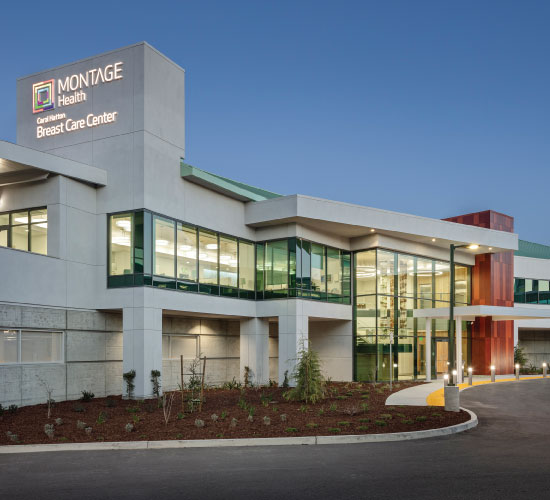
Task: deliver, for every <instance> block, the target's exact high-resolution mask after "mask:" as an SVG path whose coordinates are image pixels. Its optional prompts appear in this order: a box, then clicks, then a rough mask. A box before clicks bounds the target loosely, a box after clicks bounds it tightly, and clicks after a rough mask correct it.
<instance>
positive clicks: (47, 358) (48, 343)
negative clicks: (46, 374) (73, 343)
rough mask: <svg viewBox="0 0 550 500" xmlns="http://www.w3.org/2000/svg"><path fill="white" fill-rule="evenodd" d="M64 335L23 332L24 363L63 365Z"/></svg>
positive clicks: (22, 359) (22, 349) (22, 356)
mask: <svg viewBox="0 0 550 500" xmlns="http://www.w3.org/2000/svg"><path fill="white" fill-rule="evenodd" d="M62 361H63V334H62V333H60V332H33V331H22V332H21V362H22V363H61V362H62Z"/></svg>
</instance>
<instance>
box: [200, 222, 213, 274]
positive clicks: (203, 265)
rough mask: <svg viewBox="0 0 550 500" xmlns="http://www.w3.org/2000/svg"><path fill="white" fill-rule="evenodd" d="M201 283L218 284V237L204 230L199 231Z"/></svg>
mask: <svg viewBox="0 0 550 500" xmlns="http://www.w3.org/2000/svg"><path fill="white" fill-rule="evenodd" d="M199 281H200V282H201V283H205V284H208V285H217V284H218V237H217V235H216V233H213V232H211V231H206V230H204V229H201V230H200V231H199Z"/></svg>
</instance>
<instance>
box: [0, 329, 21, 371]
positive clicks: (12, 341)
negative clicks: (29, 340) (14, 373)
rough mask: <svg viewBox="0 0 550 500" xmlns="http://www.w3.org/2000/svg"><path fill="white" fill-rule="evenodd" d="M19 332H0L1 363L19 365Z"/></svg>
mask: <svg viewBox="0 0 550 500" xmlns="http://www.w3.org/2000/svg"><path fill="white" fill-rule="evenodd" d="M17 335H18V332H17V330H2V331H0V363H17V362H18V360H19V355H18V353H17V351H18V346H19V340H18V339H17Z"/></svg>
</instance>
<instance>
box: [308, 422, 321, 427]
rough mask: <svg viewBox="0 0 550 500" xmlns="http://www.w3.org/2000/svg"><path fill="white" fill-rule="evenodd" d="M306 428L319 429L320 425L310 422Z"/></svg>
mask: <svg viewBox="0 0 550 500" xmlns="http://www.w3.org/2000/svg"><path fill="white" fill-rule="evenodd" d="M306 427H308V428H309V429H315V428H316V427H319V425H318V424H316V423H315V422H308V423H307V424H306Z"/></svg>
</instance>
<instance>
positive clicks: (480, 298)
mask: <svg viewBox="0 0 550 500" xmlns="http://www.w3.org/2000/svg"><path fill="white" fill-rule="evenodd" d="M445 220H447V221H449V222H456V223H458V224H466V225H469V226H478V227H484V228H487V229H495V230H497V231H506V232H510V233H512V232H514V218H513V217H510V216H509V215H505V214H501V213H499V212H494V211H492V210H486V211H484V212H477V213H472V214H466V215H459V216H457V217H451V218H449V219H445ZM472 304H474V305H480V304H481V305H494V306H505V307H513V306H514V253H513V252H502V253H497V254H482V255H476V260H475V266H474V267H473V269H472ZM491 365H495V369H496V373H497V374H503V373H512V372H513V367H514V322H513V321H493V320H492V319H491V318H478V319H477V320H476V321H475V322H474V324H473V328H472V366H473V368H474V372H475V373H479V374H489V372H490V368H489V367H490V366H491Z"/></svg>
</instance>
